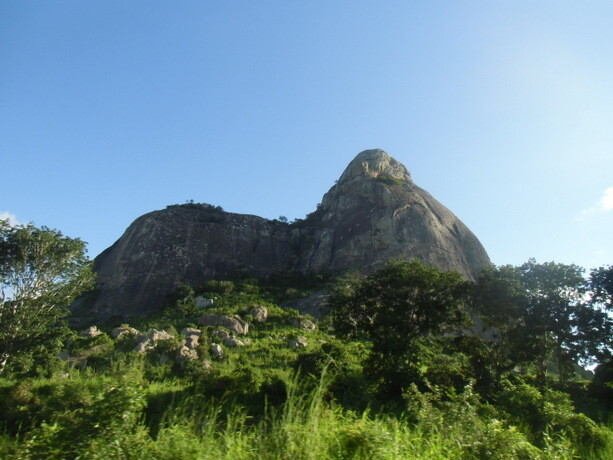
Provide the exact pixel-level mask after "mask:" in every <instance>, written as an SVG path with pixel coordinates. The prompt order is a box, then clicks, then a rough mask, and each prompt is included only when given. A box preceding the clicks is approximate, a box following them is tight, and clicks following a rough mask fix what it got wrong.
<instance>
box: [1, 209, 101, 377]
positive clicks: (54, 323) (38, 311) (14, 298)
mask: <svg viewBox="0 0 613 460" xmlns="http://www.w3.org/2000/svg"><path fill="white" fill-rule="evenodd" d="M93 278H94V275H93V272H92V270H91V263H90V261H89V260H88V258H87V257H86V255H85V243H84V242H83V241H81V240H80V239H78V238H77V239H73V238H68V237H65V236H63V235H62V233H60V232H59V231H57V230H52V229H49V228H46V227H42V228H37V227H35V226H34V225H32V224H28V225H17V226H11V225H10V224H9V223H8V221H6V220H0V373H2V372H3V371H4V369H5V368H6V366H7V363H11V362H13V361H19V360H21V361H22V364H23V365H22V366H21V368H22V369H23V370H27V369H28V368H29V367H31V366H32V365H33V364H34V361H35V360H34V359H33V357H34V356H35V357H36V358H39V359H44V358H45V356H49V355H51V354H53V353H57V351H58V350H59V349H60V347H61V342H62V338H63V337H64V334H65V332H66V330H67V328H66V326H65V324H64V323H63V321H62V320H63V318H64V317H65V316H66V315H67V314H68V309H67V307H68V305H70V303H71V302H72V301H73V300H74V299H75V297H77V296H78V295H79V294H81V293H82V292H84V291H85V290H87V289H89V288H90V287H91V286H92V282H93Z"/></svg>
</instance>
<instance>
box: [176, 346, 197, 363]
mask: <svg viewBox="0 0 613 460" xmlns="http://www.w3.org/2000/svg"><path fill="white" fill-rule="evenodd" d="M176 359H177V361H179V362H181V361H186V360H187V361H195V360H196V359H198V352H197V351H196V350H194V349H193V348H189V347H186V346H183V347H181V348H179V349H178V350H177V356H176Z"/></svg>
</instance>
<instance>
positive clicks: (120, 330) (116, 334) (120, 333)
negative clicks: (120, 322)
mask: <svg viewBox="0 0 613 460" xmlns="http://www.w3.org/2000/svg"><path fill="white" fill-rule="evenodd" d="M139 334H140V332H139V331H138V330H137V329H134V328H133V327H130V326H119V327H116V328H115V329H113V330H112V331H111V337H113V338H114V339H119V338H121V337H125V336H128V335H131V336H138V335H139Z"/></svg>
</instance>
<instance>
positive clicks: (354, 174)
mask: <svg viewBox="0 0 613 460" xmlns="http://www.w3.org/2000/svg"><path fill="white" fill-rule="evenodd" d="M361 179H381V180H390V179H391V180H397V181H402V182H412V179H411V174H410V173H409V171H408V170H407V168H406V167H405V166H404V165H403V164H402V163H400V162H398V161H396V160H395V159H394V158H392V157H391V156H389V155H388V154H387V153H386V152H385V151H384V150H381V149H372V150H364V151H363V152H361V153H359V154H358V155H357V156H356V157H355V158H354V159H353V160H352V161H351V163H349V165H348V166H347V168H346V169H345V172H343V174H342V175H341V178H340V179H339V181H338V183H339V184H347V183H352V182H355V181H356V180H361Z"/></svg>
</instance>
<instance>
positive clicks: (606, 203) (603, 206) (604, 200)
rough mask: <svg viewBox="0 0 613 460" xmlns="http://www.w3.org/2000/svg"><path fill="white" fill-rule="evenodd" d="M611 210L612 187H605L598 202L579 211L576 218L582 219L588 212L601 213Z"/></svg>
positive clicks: (612, 201) (612, 208)
mask: <svg viewBox="0 0 613 460" xmlns="http://www.w3.org/2000/svg"><path fill="white" fill-rule="evenodd" d="M609 211H613V187H609V188H607V189H606V190H605V191H604V192H603V193H602V197H601V198H600V200H598V202H597V203H596V204H595V205H594V206H592V207H590V208H588V209H584V210H583V211H581V214H580V215H579V217H578V218H577V220H583V219H584V218H585V217H586V216H588V215H590V214H601V213H604V212H609Z"/></svg>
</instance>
